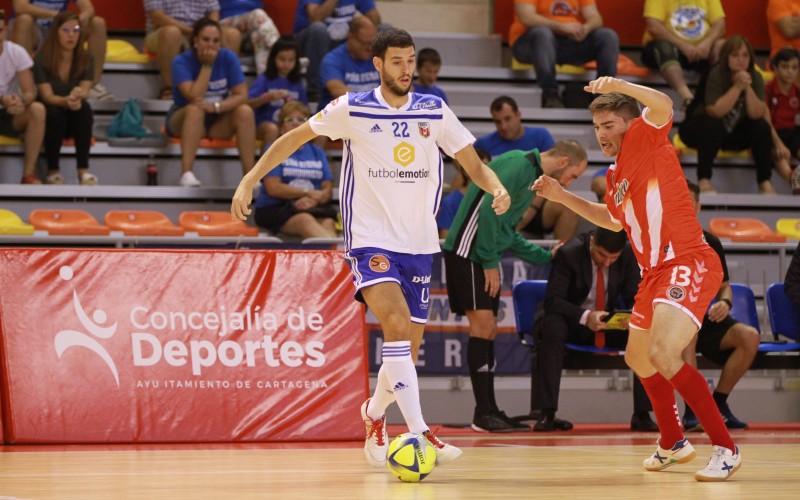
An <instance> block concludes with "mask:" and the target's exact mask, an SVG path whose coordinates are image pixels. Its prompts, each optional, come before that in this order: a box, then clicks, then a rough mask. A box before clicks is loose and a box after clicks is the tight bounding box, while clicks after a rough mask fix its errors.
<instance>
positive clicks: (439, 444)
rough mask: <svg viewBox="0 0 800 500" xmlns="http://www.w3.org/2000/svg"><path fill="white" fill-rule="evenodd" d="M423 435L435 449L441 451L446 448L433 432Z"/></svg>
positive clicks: (426, 432)
mask: <svg viewBox="0 0 800 500" xmlns="http://www.w3.org/2000/svg"><path fill="white" fill-rule="evenodd" d="M422 435H423V436H425V439H427V440H428V441H430V443H431V444H432V445H433V447H434V448H439V449H442V448H444V443H443V442H441V441H440V440H439V438H437V437H436V435H435V434H434V433H433V432H431V431H425V432H423V433H422Z"/></svg>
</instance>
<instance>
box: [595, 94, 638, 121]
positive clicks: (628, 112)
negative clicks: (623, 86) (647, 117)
mask: <svg viewBox="0 0 800 500" xmlns="http://www.w3.org/2000/svg"><path fill="white" fill-rule="evenodd" d="M603 111H610V112H612V113H614V114H617V115H619V116H621V117H622V118H625V119H627V120H631V119H633V118H638V117H639V116H640V115H641V114H642V111H641V110H640V109H639V102H638V101H637V100H636V99H634V98H633V97H631V96H627V95H625V94H621V93H619V92H610V93H608V94H601V95H599V96H597V97H595V98H594V100H593V101H592V103H591V104H590V105H589V112H591V113H592V114H593V115H594V114H595V113H598V112H603Z"/></svg>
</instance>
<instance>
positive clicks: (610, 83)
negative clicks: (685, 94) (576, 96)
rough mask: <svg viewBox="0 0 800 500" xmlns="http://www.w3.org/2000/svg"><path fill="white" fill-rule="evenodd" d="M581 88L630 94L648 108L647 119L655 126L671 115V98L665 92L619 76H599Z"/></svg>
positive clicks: (593, 91) (663, 122)
mask: <svg viewBox="0 0 800 500" xmlns="http://www.w3.org/2000/svg"><path fill="white" fill-rule="evenodd" d="M583 90H585V91H586V92H591V93H593V94H608V93H611V92H619V93H620V94H625V95H628V96H631V97H633V98H634V99H636V100H637V101H639V102H641V103H642V104H644V105H645V106H646V107H647V108H648V111H647V121H649V122H650V123H652V124H654V125H655V126H657V127H660V126H661V125H664V124H665V123H667V122H668V121H669V119H670V116H672V99H670V97H669V96H668V95H667V94H665V93H663V92H659V91H658V90H654V89H651V88H649V87H644V86H642V85H636V84H635V83H630V82H626V81H625V80H621V79H619V78H614V77H611V76H601V77H600V78H598V79H596V80H592V81H591V82H589V84H588V85H586V86H585V87H583Z"/></svg>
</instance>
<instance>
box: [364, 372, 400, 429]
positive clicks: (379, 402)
mask: <svg viewBox="0 0 800 500" xmlns="http://www.w3.org/2000/svg"><path fill="white" fill-rule="evenodd" d="M394 401H395V397H394V392H392V384H390V383H389V378H388V377H387V376H386V364H385V363H381V368H380V370H378V384H377V385H376V386H375V393H374V394H373V395H372V398H370V400H369V406H367V416H368V417H369V418H371V419H372V420H378V419H380V418H381V417H382V416H383V414H384V413H386V408H388V407H389V405H390V404H392V403H394Z"/></svg>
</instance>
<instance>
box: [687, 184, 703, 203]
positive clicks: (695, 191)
mask: <svg viewBox="0 0 800 500" xmlns="http://www.w3.org/2000/svg"><path fill="white" fill-rule="evenodd" d="M686 185H687V186H689V192H690V193H692V194H693V195H694V199H695V200H699V199H700V186H698V185H697V184H695V183H694V182H692V181H690V180H689V179H686Z"/></svg>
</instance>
